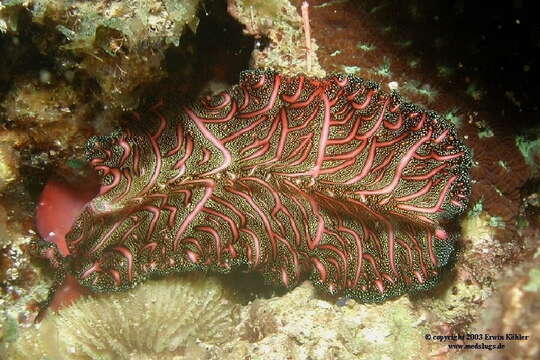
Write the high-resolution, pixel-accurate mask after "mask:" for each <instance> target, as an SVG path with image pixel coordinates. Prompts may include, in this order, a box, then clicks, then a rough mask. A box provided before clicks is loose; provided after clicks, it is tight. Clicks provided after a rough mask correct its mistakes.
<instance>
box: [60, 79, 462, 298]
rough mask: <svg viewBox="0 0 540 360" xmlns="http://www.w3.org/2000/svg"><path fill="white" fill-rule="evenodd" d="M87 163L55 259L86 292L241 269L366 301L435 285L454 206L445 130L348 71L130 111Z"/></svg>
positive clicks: (457, 207)
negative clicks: (82, 188)
mask: <svg viewBox="0 0 540 360" xmlns="http://www.w3.org/2000/svg"><path fill="white" fill-rule="evenodd" d="M88 154H89V160H90V164H91V165H92V166H93V167H94V168H95V169H96V170H97V171H98V172H99V173H100V174H101V175H102V176H103V182H102V186H101V191H100V194H99V196H97V197H96V198H95V199H94V200H93V201H92V202H91V203H90V204H89V205H88V206H87V207H86V209H85V210H84V212H83V213H82V215H81V216H80V217H79V218H78V220H77V222H76V224H75V225H74V227H73V229H72V230H71V232H70V233H69V234H68V236H67V244H68V247H69V250H70V253H71V255H69V256H68V257H67V258H66V259H65V262H66V269H67V271H68V272H69V273H71V274H73V275H75V276H76V277H77V278H78V279H79V281H80V282H81V283H82V284H83V285H85V286H88V287H90V288H93V289H94V290H98V291H108V290H114V289H124V288H129V287H132V286H134V285H135V284H136V283H139V282H140V281H142V280H144V279H145V278H147V277H148V276H149V275H150V274H168V273H175V272H186V271H207V270H210V271H216V272H229V271H230V270H233V269H235V268H240V267H244V268H245V267H246V266H247V267H248V269H250V270H253V271H260V272H261V273H262V274H263V275H264V277H265V279H266V280H267V281H268V282H270V283H273V284H277V285H281V286H284V287H287V288H291V287H293V286H295V285H296V284H298V282H299V281H300V280H301V279H302V278H303V277H304V276H305V275H310V276H311V279H312V281H313V282H314V283H315V284H317V285H318V286H319V287H321V288H323V289H325V290H326V291H328V292H329V293H332V294H343V295H346V296H352V297H354V298H357V299H359V300H363V301H380V300H382V299H385V298H387V297H390V296H397V295H399V294H402V293H404V292H408V291H416V290H420V289H427V288H429V287H431V286H432V285H433V284H434V283H435V280H436V279H437V277H438V275H439V273H440V270H441V268H442V267H443V266H444V265H445V264H446V263H447V261H448V258H449V256H450V254H451V252H452V251H453V241H454V239H453V238H454V237H453V236H451V235H450V234H449V233H448V231H447V230H445V227H446V224H447V222H448V221H449V220H451V219H452V218H453V217H454V216H455V215H456V214H458V213H460V212H461V211H463V209H464V208H465V207H466V202H467V199H468V197H469V182H470V179H469V167H470V155H469V151H468V149H467V148H466V147H465V146H464V145H463V143H462V142H461V141H460V140H458V139H457V138H456V134H455V130H454V129H453V127H452V126H451V125H450V124H448V123H447V122H446V121H444V120H443V119H441V118H440V117H439V116H438V115H437V114H436V113H434V112H430V111H425V110H423V109H421V108H419V107H417V106H414V105H411V104H408V103H405V102H403V101H402V99H401V98H400V97H399V96H398V95H396V94H394V93H392V94H389V93H386V92H384V91H382V90H380V89H379V86H378V85H377V84H375V83H372V82H368V81H364V80H361V79H359V78H356V77H352V76H342V75H335V76H331V77H328V78H326V79H314V78H308V77H304V76H297V77H286V76H282V75H280V74H276V73H273V72H269V71H265V72H263V71H247V72H244V73H243V74H242V76H241V80H240V83H239V85H237V86H234V87H233V88H232V89H230V90H228V91H226V92H224V93H221V94H219V95H217V96H215V97H211V98H204V99H202V100H200V101H198V102H195V103H194V104H192V105H190V106H186V107H182V108H180V107H175V106H174V105H170V104H165V103H160V104H158V105H156V106H154V107H153V108H152V109H151V110H150V111H149V113H148V114H146V115H144V116H142V115H139V114H136V115H135V119H134V125H133V126H132V127H131V128H129V129H125V130H122V131H117V132H115V133H114V134H113V135H111V136H109V137H97V138H92V139H91V140H90V141H89V144H88Z"/></svg>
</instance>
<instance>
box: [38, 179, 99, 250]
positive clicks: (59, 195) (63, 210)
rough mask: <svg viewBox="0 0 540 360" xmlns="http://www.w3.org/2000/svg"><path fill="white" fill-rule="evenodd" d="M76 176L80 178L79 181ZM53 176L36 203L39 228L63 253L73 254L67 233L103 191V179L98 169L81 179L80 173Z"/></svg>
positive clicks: (45, 237)
mask: <svg viewBox="0 0 540 360" xmlns="http://www.w3.org/2000/svg"><path fill="white" fill-rule="evenodd" d="M75 179H77V180H78V181H76V182H75ZM75 179H71V181H70V180H67V179H65V178H57V177H55V178H51V179H49V181H48V182H47V184H46V185H45V187H44V188H43V191H42V192H41V195H40V197H39V201H38V205H37V207H36V228H37V230H38V232H39V235H40V236H41V237H42V238H43V239H44V240H46V241H50V242H53V243H55V244H56V246H57V247H58V251H59V252H60V254H61V255H62V256H67V255H69V254H70V252H69V249H68V246H67V243H66V234H67V233H68V232H69V231H70V229H71V227H72V226H73V223H74V222H75V219H77V217H78V216H79V215H80V214H81V212H82V211H83V209H84V206H85V205H86V204H87V203H88V202H90V201H91V200H92V199H93V198H94V197H95V196H96V195H97V193H98V191H99V183H98V182H97V179H96V176H95V174H94V173H92V174H90V175H89V176H88V178H85V179H84V180H82V181H81V179H79V178H78V177H76V178H75Z"/></svg>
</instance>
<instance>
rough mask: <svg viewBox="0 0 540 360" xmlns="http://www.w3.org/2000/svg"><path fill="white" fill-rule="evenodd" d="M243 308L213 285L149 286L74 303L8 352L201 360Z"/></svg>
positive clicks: (75, 358) (12, 355)
mask: <svg viewBox="0 0 540 360" xmlns="http://www.w3.org/2000/svg"><path fill="white" fill-rule="evenodd" d="M239 308H240V306H239V305H237V304H236V302H235V301H233V296H232V295H231V294H230V293H229V292H228V291H227V290H226V289H225V288H224V287H223V286H222V285H221V282H220V281H219V280H217V279H215V278H210V277H208V278H205V277H201V276H198V277H194V276H191V277H190V276H184V277H181V278H178V277H176V278H172V279H170V278H169V279H165V280H161V281H149V282H146V283H144V284H142V285H141V286H139V287H137V288H136V289H134V290H133V291H130V292H122V293H117V294H113V295H110V294H109V295H107V296H98V297H93V298H87V299H85V300H81V301H78V302H77V303H75V304H74V305H72V306H70V307H68V308H66V309H64V310H62V311H60V312H59V313H57V314H51V315H49V316H47V317H46V318H45V319H44V320H43V321H42V322H41V323H40V324H37V325H35V326H33V327H31V328H29V329H27V330H25V331H23V332H21V334H20V335H19V337H18V339H17V340H16V341H15V342H14V343H11V344H9V345H8V348H7V350H8V354H7V355H8V357H7V358H9V359H13V360H19V359H29V360H30V359H31V360H36V359H55V360H83V359H100V360H107V359H114V360H121V359H154V358H156V357H157V358H159V359H184V358H186V359H200V358H206V357H208V356H209V355H210V354H211V353H212V349H215V348H216V347H217V346H219V345H221V344H223V343H225V342H227V341H228V339H229V334H230V332H231V330H232V327H233V326H235V325H236V324H237V323H238V322H239Z"/></svg>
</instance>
